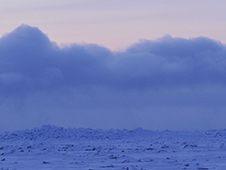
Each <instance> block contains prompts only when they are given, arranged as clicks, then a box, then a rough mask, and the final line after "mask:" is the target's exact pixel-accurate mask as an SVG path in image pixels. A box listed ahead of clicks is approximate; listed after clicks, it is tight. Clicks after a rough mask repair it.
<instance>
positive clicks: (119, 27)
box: [0, 0, 226, 50]
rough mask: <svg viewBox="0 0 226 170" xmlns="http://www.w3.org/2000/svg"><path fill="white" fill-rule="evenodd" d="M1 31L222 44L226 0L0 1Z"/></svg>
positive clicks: (64, 39)
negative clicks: (201, 38) (29, 29)
mask: <svg viewBox="0 0 226 170" xmlns="http://www.w3.org/2000/svg"><path fill="white" fill-rule="evenodd" d="M0 4H1V5H0V15H1V17H0V23H1V27H0V35H3V34H4V33H7V32H11V31H12V30H13V29H15V28H16V27H18V26H19V25H21V24H28V25H31V26H35V27H38V28H40V29H41V30H42V31H43V32H44V33H46V34H48V36H49V37H50V39H51V40H52V41H56V42H57V43H58V44H62V43H73V42H76V43H83V42H86V43H96V44H99V45H102V46H105V47H108V48H110V49H112V50H121V49H124V48H126V47H128V46H129V45H131V44H132V43H135V42H137V41H138V40H139V39H156V38H159V37H162V36H164V35H165V34H170V35H171V36H173V37H183V38H194V37H198V36H205V37H209V38H212V39H217V40H219V41H221V42H223V43H226V34H225V33H224V32H225V30H226V22H225V16H226V10H225V6H226V1H225V0H216V1H213V0H189V1H182V0H139V1H138V0H64V1H62V0H19V1H15V0H0Z"/></svg>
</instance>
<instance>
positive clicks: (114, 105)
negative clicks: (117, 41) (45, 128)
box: [0, 25, 226, 131]
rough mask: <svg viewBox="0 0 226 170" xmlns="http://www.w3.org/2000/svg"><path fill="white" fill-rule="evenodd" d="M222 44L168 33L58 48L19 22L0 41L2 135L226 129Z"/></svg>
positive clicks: (224, 51) (225, 70)
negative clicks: (117, 46)
mask: <svg viewBox="0 0 226 170" xmlns="http://www.w3.org/2000/svg"><path fill="white" fill-rule="evenodd" d="M225 57H226V46H225V45H224V44H222V43H221V42H219V41H217V40H212V39H209V38H206V37H197V38H192V39H183V38H174V37H171V36H170V35H166V36H164V37H162V38H159V39H156V40H140V41H139V42H137V43H136V44H133V45H131V46H130V47H128V48H127V49H126V50H124V51H121V52H115V51H111V50H109V49H107V48H105V47H102V46H99V45H97V44H76V43H75V44H70V45H61V46H59V45H58V44H56V43H55V42H52V41H51V40H50V39H49V38H48V36H47V35H46V34H44V33H43V32H41V31H40V30H39V29H38V28H36V27H31V26H28V25H21V26H20V27H18V28H16V29H15V30H14V31H12V32H11V33H8V34H5V35H3V36H2V37H1V39H0V120H1V124H0V131H6V130H16V129H24V128H30V127H34V126H41V125H43V124H54V125H57V126H64V127H91V128H104V129H109V128H129V129H131V128H137V127H142V128H145V129H152V130H157V129H158V130H164V129H170V130H194V129H198V130H204V129H213V128H214V129H216V128H225V121H224V120H225V119H226V113H225V111H226V105H225V102H226V67H225V64H226V58H225Z"/></svg>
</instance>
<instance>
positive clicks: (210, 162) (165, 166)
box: [0, 125, 226, 170]
mask: <svg viewBox="0 0 226 170" xmlns="http://www.w3.org/2000/svg"><path fill="white" fill-rule="evenodd" d="M225 142H226V130H209V131H203V132H201V131H147V130H143V129H135V130H93V129H82V128H79V129H70V128H60V127H55V126H50V125H46V126H42V127H41V128H34V129H30V130H23V131H15V132H5V133H2V134H0V169H2V170H3V169H4V170H6V169H7V170H16V169H23V170H25V169H29V170H31V169H32V170H40V169H43V170H45V169H48V170H49V169H53V170H55V169H56V170H57V169H62V170H63V169H78V170H83V169H84V170H101V169H109V170H113V169H114V170H145V169H146V170H176V169H191V170H195V169H197V170H212V169H217V170H225V169H226V145H225V144H226V143H225Z"/></svg>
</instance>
